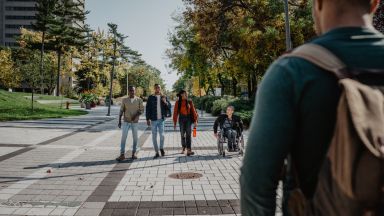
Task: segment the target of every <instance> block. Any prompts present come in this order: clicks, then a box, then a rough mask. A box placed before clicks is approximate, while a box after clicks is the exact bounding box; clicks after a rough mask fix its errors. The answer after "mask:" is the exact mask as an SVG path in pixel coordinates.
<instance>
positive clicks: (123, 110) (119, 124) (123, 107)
mask: <svg viewBox="0 0 384 216" xmlns="http://www.w3.org/2000/svg"><path fill="white" fill-rule="evenodd" d="M124 112H125V106H124V99H123V100H122V102H121V106H120V112H119V123H118V124H117V126H118V127H119V128H121V117H122V116H123V115H124Z"/></svg>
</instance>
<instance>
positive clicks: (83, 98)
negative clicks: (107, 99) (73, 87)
mask: <svg viewBox="0 0 384 216" xmlns="http://www.w3.org/2000/svg"><path fill="white" fill-rule="evenodd" d="M79 100H80V102H83V103H86V104H91V103H97V102H98V100H99V99H98V97H97V95H96V94H95V93H93V92H91V91H85V92H83V93H81V94H80V99H79Z"/></svg>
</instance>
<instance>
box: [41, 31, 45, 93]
mask: <svg viewBox="0 0 384 216" xmlns="http://www.w3.org/2000/svg"><path fill="white" fill-rule="evenodd" d="M44 45H45V31H43V35H42V37H41V50H40V76H41V77H40V79H41V80H40V81H41V83H40V85H41V86H40V92H41V94H44V73H43V70H44Z"/></svg>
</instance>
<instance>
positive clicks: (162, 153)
mask: <svg viewBox="0 0 384 216" xmlns="http://www.w3.org/2000/svg"><path fill="white" fill-rule="evenodd" d="M160 153H161V156H162V157H164V156H165V152H164V149H160Z"/></svg>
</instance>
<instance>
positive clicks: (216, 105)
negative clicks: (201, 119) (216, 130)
mask: <svg viewBox="0 0 384 216" xmlns="http://www.w3.org/2000/svg"><path fill="white" fill-rule="evenodd" d="M228 105H229V101H228V100H227V99H224V98H222V99H219V100H215V101H214V102H213V106H212V115H213V116H218V115H220V114H221V113H222V112H223V111H224V110H225V108H226V107H227V106H228Z"/></svg>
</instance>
